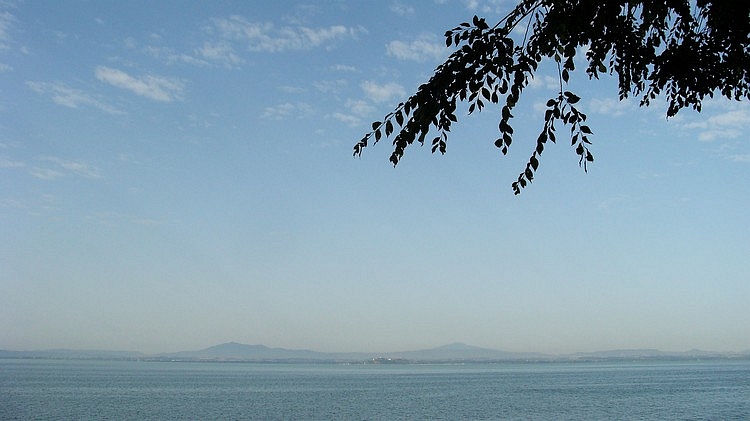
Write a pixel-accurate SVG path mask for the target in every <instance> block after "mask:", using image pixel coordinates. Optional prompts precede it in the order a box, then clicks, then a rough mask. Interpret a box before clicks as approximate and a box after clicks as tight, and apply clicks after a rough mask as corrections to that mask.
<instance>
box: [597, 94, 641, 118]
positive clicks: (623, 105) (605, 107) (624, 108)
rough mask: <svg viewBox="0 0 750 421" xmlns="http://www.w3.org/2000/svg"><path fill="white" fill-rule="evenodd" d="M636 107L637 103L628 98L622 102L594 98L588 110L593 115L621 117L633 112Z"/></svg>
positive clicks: (612, 99)
mask: <svg viewBox="0 0 750 421" xmlns="http://www.w3.org/2000/svg"><path fill="white" fill-rule="evenodd" d="M635 107H636V103H635V102H634V101H633V100H631V99H627V98H626V99H623V100H621V101H620V100H617V99H614V98H604V99H599V98H593V99H592V100H591V101H589V105H588V108H587V109H588V110H589V111H591V112H593V113H598V114H605V115H611V116H620V115H623V114H625V113H627V112H629V111H631V110H633V109H634V108H635Z"/></svg>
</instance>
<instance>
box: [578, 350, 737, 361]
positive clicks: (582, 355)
mask: <svg viewBox="0 0 750 421" xmlns="http://www.w3.org/2000/svg"><path fill="white" fill-rule="evenodd" d="M746 354H747V353H746ZM726 356H729V354H727V353H721V352H711V351H701V350H699V349H692V350H690V351H684V352H666V351H659V350H658V349H618V350H611V351H598V352H579V353H576V354H572V355H569V357H570V358H572V359H579V360H580V359H639V358H640V359H658V358H720V357H726Z"/></svg>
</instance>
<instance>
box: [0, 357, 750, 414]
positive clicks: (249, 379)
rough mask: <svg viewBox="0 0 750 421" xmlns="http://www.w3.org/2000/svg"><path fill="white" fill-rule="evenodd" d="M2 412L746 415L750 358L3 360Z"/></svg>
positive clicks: (749, 399)
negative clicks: (492, 361)
mask: <svg viewBox="0 0 750 421" xmlns="http://www.w3.org/2000/svg"><path fill="white" fill-rule="evenodd" d="M0 419H3V420H13V419H24V420H25V419H137V420H149V419H152V420H184V419H284V420H289V419H316V420H317V419H346V420H379V419H382V420H386V419H388V420H390V419H435V420H437V419H446V420H456V419H472V420H489V419H540V420H541V419H544V420H548V419H556V420H565V419H570V420H581V419H644V420H648V419H706V420H719V419H720V420H730V419H750V361H748V360H709V361H650V362H617V363H611V362H610V363H591V362H574V363H571V362H565V363H562V362H559V363H501V364H455V365H451V364H445V365H438V364H435V365H430V364H425V365H411V364H409V365H343V364H341V365H339V364H258V363H217V362H205V363H204V362H138V361H91V360H25V359H0Z"/></svg>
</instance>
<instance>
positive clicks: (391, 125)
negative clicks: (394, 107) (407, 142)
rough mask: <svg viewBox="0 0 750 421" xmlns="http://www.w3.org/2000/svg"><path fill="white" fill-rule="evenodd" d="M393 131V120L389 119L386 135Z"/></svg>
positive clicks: (386, 124)
mask: <svg viewBox="0 0 750 421" xmlns="http://www.w3.org/2000/svg"><path fill="white" fill-rule="evenodd" d="M391 133H393V123H391V120H388V122H387V123H385V135H386V136H390V135H391Z"/></svg>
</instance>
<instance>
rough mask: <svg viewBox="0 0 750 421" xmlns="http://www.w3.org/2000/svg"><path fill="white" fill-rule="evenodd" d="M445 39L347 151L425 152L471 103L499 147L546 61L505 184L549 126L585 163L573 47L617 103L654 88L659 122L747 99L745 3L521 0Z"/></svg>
mask: <svg viewBox="0 0 750 421" xmlns="http://www.w3.org/2000/svg"><path fill="white" fill-rule="evenodd" d="M524 26H525V28H523V27H524ZM518 28H521V29H525V36H524V38H523V41H521V42H516V41H514V39H513V37H512V36H511V33H512V32H513V31H514V30H516V29H518ZM445 44H446V46H448V47H453V48H455V51H454V52H453V53H452V54H451V55H450V56H449V57H448V59H447V60H446V61H445V62H444V63H443V64H441V65H440V66H438V67H437V68H436V69H435V73H434V75H433V76H432V77H431V78H430V80H429V81H428V82H426V83H425V84H423V85H421V86H420V87H419V89H417V92H416V93H415V94H413V95H412V96H411V97H409V98H408V99H407V100H406V101H404V102H402V103H400V104H398V106H397V107H396V108H395V110H394V111H393V112H391V113H389V114H387V115H386V116H385V118H384V119H383V120H382V121H376V122H374V123H373V124H372V130H371V131H370V132H369V133H367V134H366V135H365V136H364V137H363V138H362V139H361V140H360V141H359V142H358V143H357V144H356V145H355V146H354V155H355V156H359V155H360V154H361V153H362V151H363V149H364V148H365V147H367V146H368V144H369V143H370V142H372V143H377V142H378V141H380V140H381V139H382V138H384V137H391V136H392V135H393V152H392V153H391V156H390V161H391V163H393V165H397V164H398V162H399V161H400V159H401V157H402V156H403V155H404V151H405V150H406V148H407V147H408V146H410V145H412V144H413V143H414V142H415V141H416V142H418V143H419V144H424V143H425V141H426V140H427V139H428V136H429V139H430V140H429V142H430V144H431V149H432V152H433V153H434V152H437V151H439V152H440V153H445V152H446V148H447V140H448V133H449V132H450V129H451V125H452V124H453V123H455V122H457V121H458V118H457V117H456V106H457V103H458V102H464V103H467V104H468V112H469V114H471V113H473V112H475V111H482V110H483V109H484V108H485V107H486V106H488V105H490V104H492V105H495V106H498V107H499V108H500V123H499V125H498V131H499V135H498V138H497V140H495V146H497V147H498V148H499V149H500V151H501V153H502V154H507V153H508V150H509V148H510V146H511V143H512V142H513V132H514V131H513V126H512V124H511V123H512V121H513V111H514V108H515V106H516V104H517V103H518V102H519V99H520V97H521V95H522V94H523V92H524V90H525V88H526V87H527V85H528V83H529V81H530V80H531V79H532V78H533V77H534V75H535V73H536V71H537V68H538V67H539V65H540V64H541V63H542V62H543V61H544V60H553V61H554V63H556V65H557V69H558V78H559V87H560V88H559V91H558V92H557V93H556V95H554V96H553V97H552V98H550V100H549V101H548V102H547V109H546V111H545V113H544V125H543V128H542V131H541V132H540V134H539V137H538V138H537V141H536V146H535V148H534V150H533V152H532V154H531V157H530V158H529V160H528V162H527V164H526V167H525V169H524V170H523V171H522V172H521V173H520V175H519V176H518V179H517V180H516V181H515V182H513V184H512V188H513V191H514V193H515V194H519V193H520V191H521V189H522V188H524V187H526V185H527V184H528V183H530V182H531V181H532V180H533V179H534V174H535V173H536V171H537V169H538V168H539V161H540V158H541V154H542V152H543V151H544V148H545V146H546V145H547V143H548V141H551V142H553V143H555V141H556V138H555V124H556V123H558V124H561V125H563V126H568V127H569V128H570V140H571V144H572V146H573V148H574V150H575V152H576V154H577V155H578V157H579V161H578V162H579V165H581V166H582V167H583V168H584V170H585V169H586V168H587V164H588V163H589V162H592V161H593V155H592V154H591V152H590V151H589V145H591V142H590V141H589V135H591V134H592V132H591V129H590V128H589V127H588V126H587V125H586V124H585V121H586V115H585V114H584V113H582V112H581V111H579V110H578V108H576V104H577V103H578V102H579V101H580V97H579V96H577V95H576V94H574V93H572V92H570V91H569V90H566V85H567V84H568V82H569V80H570V74H571V73H572V72H574V71H575V70H576V66H575V59H576V58H577V57H576V56H577V55H581V54H582V51H585V63H586V67H585V72H586V74H588V76H589V78H590V79H598V78H599V76H600V75H601V74H611V75H614V76H615V77H616V78H617V81H618V86H619V97H620V99H624V98H627V97H628V96H630V95H635V96H639V97H640V104H641V106H648V105H650V103H651V101H652V100H654V99H655V98H657V97H659V96H661V95H663V96H664V97H665V98H666V100H667V103H668V109H667V111H666V113H667V116H668V117H671V116H674V115H675V114H676V113H677V112H678V111H680V110H681V109H682V108H685V107H689V108H693V109H695V110H697V111H700V109H701V103H702V101H703V100H704V99H705V97H706V96H708V97H713V96H714V95H715V94H719V95H722V96H724V97H726V98H729V99H734V100H741V99H747V98H750V1H747V0H714V1H709V0H667V1H643V0H642V1H617V0H614V1H601V0H522V1H521V2H520V3H519V4H518V5H517V6H516V7H515V8H513V9H512V10H511V12H510V13H509V14H508V15H507V16H506V17H505V18H503V19H502V20H500V22H498V23H496V24H495V25H493V26H490V25H489V24H487V22H486V21H485V19H483V18H479V17H477V16H475V17H474V18H473V19H472V21H471V22H463V23H461V24H460V25H458V26H456V27H455V28H453V29H451V30H449V31H446V33H445ZM581 47H585V48H581ZM430 133H433V135H430Z"/></svg>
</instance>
